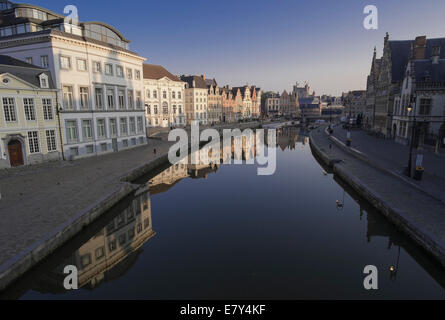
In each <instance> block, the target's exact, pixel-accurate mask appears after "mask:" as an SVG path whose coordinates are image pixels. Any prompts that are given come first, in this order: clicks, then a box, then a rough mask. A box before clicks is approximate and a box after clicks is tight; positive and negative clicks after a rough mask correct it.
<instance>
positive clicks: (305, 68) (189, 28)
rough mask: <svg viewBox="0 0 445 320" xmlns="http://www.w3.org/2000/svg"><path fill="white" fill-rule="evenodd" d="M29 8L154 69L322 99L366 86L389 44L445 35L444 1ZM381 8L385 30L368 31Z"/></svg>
mask: <svg viewBox="0 0 445 320" xmlns="http://www.w3.org/2000/svg"><path fill="white" fill-rule="evenodd" d="M17 2H24V3H31V4H35V5H39V6H42V7H45V8H48V9H51V10H53V11H55V12H58V13H63V8H64V7H65V5H68V4H73V5H76V6H77V7H78V10H79V18H80V20H81V21H91V20H94V21H103V22H106V23H108V24H110V25H112V26H114V27H115V28H117V29H118V30H119V31H121V32H122V33H123V34H124V36H126V37H127V38H128V39H130V40H131V41H132V42H131V44H130V45H131V49H132V50H133V51H136V52H138V53H139V54H140V55H142V56H144V57H146V58H147V59H148V60H147V62H148V63H153V64H161V65H163V66H164V67H166V68H167V69H168V70H169V71H171V72H172V73H174V74H205V75H206V76H207V77H212V78H213V77H215V78H216V80H217V81H218V83H219V84H220V85H224V84H229V85H232V86H235V85H236V86H237V85H243V84H246V83H248V84H256V85H257V86H260V87H261V88H263V89H265V90H274V91H278V90H279V91H282V90H283V89H287V90H289V89H291V88H292V85H293V84H294V83H295V82H296V81H299V82H300V83H302V82H303V81H304V80H307V81H309V83H310V85H311V87H312V88H313V89H314V90H315V91H316V92H317V94H321V93H327V94H335V95H339V94H341V92H342V91H348V90H355V89H365V87H366V75H367V74H368V72H369V69H370V63H371V58H372V52H373V48H374V46H377V50H378V54H379V55H380V54H381V51H382V47H383V38H384V36H385V33H386V32H387V31H388V32H389V34H390V39H398V40H405V39H413V38H414V37H416V36H418V35H426V36H427V37H428V38H433V37H445V28H444V27H445V23H444V12H445V1H443V0H423V1H418V0H385V1H383V0H382V1H380V0H379V1H362V0H343V1H340V0H339V1H332V0H324V1H321V0H238V1H232V0H223V1H209V0H188V1H179V0H178V1H168V0H162V1H161V0H158V1H152V0H133V1H132V0H127V1H110V0H107V1H105V0H94V1H93V0H68V1H66V2H65V1H60V0H46V1H36V0H29V1H28V0H27V1H17ZM368 4H373V5H376V6H377V8H378V10H379V29H378V30H365V29H364V28H363V19H364V17H365V15H364V14H363V9H364V7H365V6H366V5H368Z"/></svg>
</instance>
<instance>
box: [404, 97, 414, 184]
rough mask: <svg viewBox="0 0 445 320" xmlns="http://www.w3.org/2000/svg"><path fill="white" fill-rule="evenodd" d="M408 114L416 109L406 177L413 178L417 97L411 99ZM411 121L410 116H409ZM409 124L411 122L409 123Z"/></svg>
mask: <svg viewBox="0 0 445 320" xmlns="http://www.w3.org/2000/svg"><path fill="white" fill-rule="evenodd" d="M407 109H408V114H411V111H412V110H413V109H414V121H413V127H412V130H411V131H412V132H411V142H410V146H409V159H408V169H407V172H406V175H407V176H408V177H410V178H411V172H412V160H413V148H414V139H415V137H416V97H415V96H413V97H412V98H411V103H410V105H409V106H408V108H407ZM408 119H409V116H408ZM408 123H409V121H408Z"/></svg>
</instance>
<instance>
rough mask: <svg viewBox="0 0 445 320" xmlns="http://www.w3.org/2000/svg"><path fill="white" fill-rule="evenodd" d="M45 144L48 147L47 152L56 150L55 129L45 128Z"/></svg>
mask: <svg viewBox="0 0 445 320" xmlns="http://www.w3.org/2000/svg"><path fill="white" fill-rule="evenodd" d="M46 146H47V147H48V152H51V151H56V150H57V144H56V131H55V130H46Z"/></svg>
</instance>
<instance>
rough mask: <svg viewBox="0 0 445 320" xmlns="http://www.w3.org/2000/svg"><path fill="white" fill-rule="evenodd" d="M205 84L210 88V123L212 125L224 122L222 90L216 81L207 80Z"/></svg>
mask: <svg viewBox="0 0 445 320" xmlns="http://www.w3.org/2000/svg"><path fill="white" fill-rule="evenodd" d="M205 82H206V84H207V88H208V110H209V111H208V112H209V119H208V121H209V123H210V124H217V123H220V122H222V120H223V119H222V118H223V111H222V95H223V94H222V90H221V88H219V87H218V83H217V82H216V80H215V79H205Z"/></svg>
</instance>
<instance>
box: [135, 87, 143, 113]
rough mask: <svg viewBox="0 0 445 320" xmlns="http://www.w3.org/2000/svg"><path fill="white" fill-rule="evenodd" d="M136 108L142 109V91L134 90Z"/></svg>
mask: <svg viewBox="0 0 445 320" xmlns="http://www.w3.org/2000/svg"><path fill="white" fill-rule="evenodd" d="M136 108H137V109H142V92H140V91H136Z"/></svg>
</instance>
